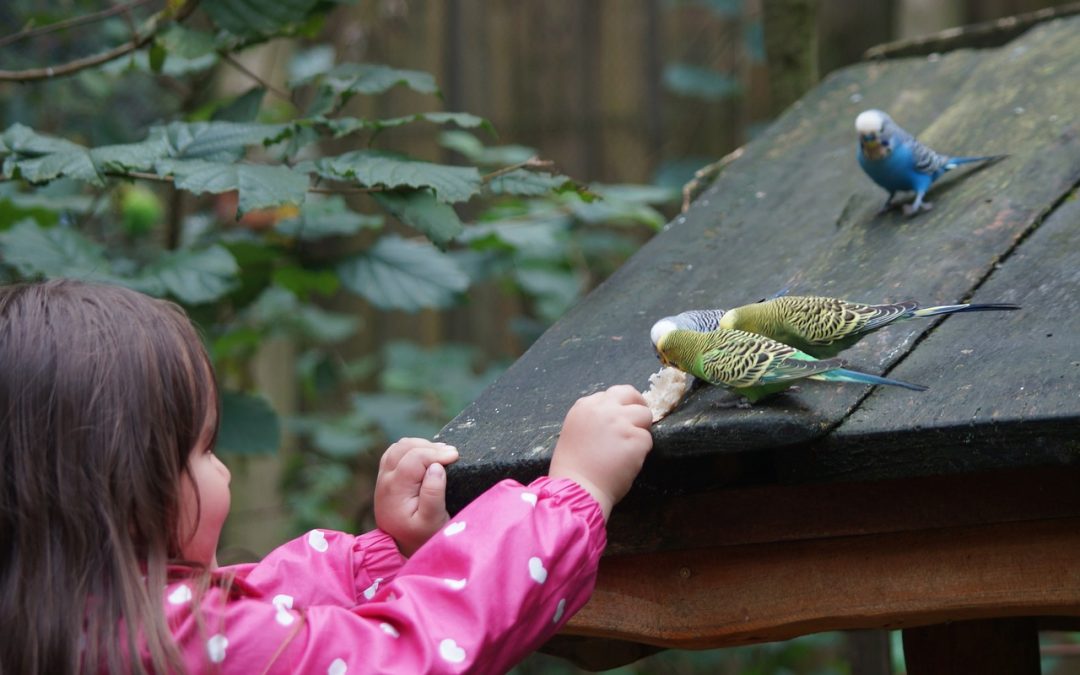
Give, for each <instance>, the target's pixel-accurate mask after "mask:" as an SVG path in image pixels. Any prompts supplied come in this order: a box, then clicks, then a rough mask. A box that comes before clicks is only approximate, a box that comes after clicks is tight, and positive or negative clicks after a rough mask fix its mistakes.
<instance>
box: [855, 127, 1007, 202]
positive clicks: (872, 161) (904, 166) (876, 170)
mask: <svg viewBox="0 0 1080 675" xmlns="http://www.w3.org/2000/svg"><path fill="white" fill-rule="evenodd" d="M855 130H856V131H857V132H858V134H859V149H858V157H859V166H861V167H862V169H863V171H865V172H866V175H868V176H870V178H871V179H873V181H874V182H875V183H877V184H878V185H880V186H881V187H883V188H885V190H886V191H888V193H889V196H888V198H887V199H886V200H885V206H884V207H882V211H887V210H888V209H889V208H891V207H892V199H893V196H894V195H895V194H896V193H897V192H904V191H908V192H914V193H915V199H914V201H912V202H911V204H905V205H904V213H905V214H906V215H908V216H913V215H915V214H916V213H918V212H919V211H920V210H928V209H929V208H930V206H931V204H930V203H929V202H927V201H925V195H926V191H927V190H929V189H930V186H931V185H932V184H933V183H934V181H936V180H937V179H938V178H940V177H941V176H942V174H944V173H945V172H946V171H950V170H952V169H954V168H956V167H958V166H960V165H961V164H971V163H973V162H989V161H994V160H998V159H1002V158H1004V157H1006V155H988V156H986V157H951V156H949V155H942V154H939V153H937V152H934V151H933V150H931V149H930V148H928V147H926V146H925V145H923V144H922V143H920V142H919V141H918V140H916V139H915V137H914V136H912V135H911V134H909V133H908V132H907V131H904V130H903V129H902V128H901V127H900V126H899V125H898V124H896V122H893V120H892V118H891V117H889V116H888V115H887V114H885V113H884V112H882V111H880V110H866V111H863V112H862V113H860V114H859V116H858V117H856V118H855Z"/></svg>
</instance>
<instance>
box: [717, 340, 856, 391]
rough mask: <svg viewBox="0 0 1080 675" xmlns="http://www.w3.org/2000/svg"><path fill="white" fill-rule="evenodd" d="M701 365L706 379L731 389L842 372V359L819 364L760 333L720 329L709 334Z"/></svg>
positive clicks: (806, 355) (815, 360)
mask: <svg viewBox="0 0 1080 675" xmlns="http://www.w3.org/2000/svg"><path fill="white" fill-rule="evenodd" d="M705 335H706V337H707V338H708V339H707V340H706V344H707V346H706V347H705V349H704V350H703V351H702V352H701V360H700V363H699V364H698V365H699V367H700V369H701V375H703V376H704V377H703V379H705V380H707V381H709V382H713V383H714V384H716V383H723V384H726V385H727V386H729V387H752V386H756V385H763V384H775V383H777V382H787V381H790V380H799V379H802V378H805V377H810V376H812V375H816V374H818V373H823V372H825V371H828V370H832V369H834V368H839V367H840V366H841V365H842V362H841V361H840V360H839V359H828V360H823V361H819V360H817V359H814V358H813V357H812V356H810V355H808V354H804V353H803V352H800V351H799V350H797V349H795V348H794V347H790V346H788V345H785V344H783V343H781V342H777V341H775V340H771V339H769V338H767V337H764V336H761V335H758V334H756V333H748V332H745V331H741V330H725V329H720V330H716V331H713V332H712V333H707V334H705Z"/></svg>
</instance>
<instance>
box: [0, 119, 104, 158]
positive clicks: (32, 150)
mask: <svg viewBox="0 0 1080 675" xmlns="http://www.w3.org/2000/svg"><path fill="white" fill-rule="evenodd" d="M0 140H2V142H3V145H4V147H6V148H7V151H8V152H14V153H17V154H20V155H29V156H31V157H36V156H39V155H48V154H52V153H55V152H77V151H80V150H81V151H85V150H86V148H84V147H83V146H81V145H79V144H78V143H72V142H71V141H69V140H65V139H63V138H57V137H55V136H48V135H45V134H39V133H38V132H36V131H34V130H33V129H31V128H30V127H28V126H26V125H25V124H18V123H16V124H12V125H11V126H10V127H8V128H7V129H5V130H4V133H3V134H2V135H0Z"/></svg>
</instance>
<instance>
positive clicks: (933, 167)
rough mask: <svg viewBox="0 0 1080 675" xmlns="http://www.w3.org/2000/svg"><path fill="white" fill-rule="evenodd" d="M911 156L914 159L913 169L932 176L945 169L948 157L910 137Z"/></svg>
mask: <svg viewBox="0 0 1080 675" xmlns="http://www.w3.org/2000/svg"><path fill="white" fill-rule="evenodd" d="M910 143H911V156H912V157H913V158H914V159H915V170H916V171H918V172H919V173H925V174H927V175H930V176H933V175H936V174H939V173H941V172H942V171H946V170H947V169H948V168H949V167H947V165H948V163H949V158H948V157H946V156H945V155H941V154H938V153H936V152H934V151H933V150H931V149H930V148H928V147H926V146H925V145H923V144H922V143H920V142H919V141H917V140H916V139H914V138H912V139H911V142H910Z"/></svg>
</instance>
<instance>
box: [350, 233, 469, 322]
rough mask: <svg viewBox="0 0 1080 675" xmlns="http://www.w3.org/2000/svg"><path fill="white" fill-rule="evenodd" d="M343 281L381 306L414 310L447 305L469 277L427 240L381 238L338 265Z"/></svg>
mask: <svg viewBox="0 0 1080 675" xmlns="http://www.w3.org/2000/svg"><path fill="white" fill-rule="evenodd" d="M337 270H338V274H339V275H340V277H341V282H342V284H344V285H345V287H346V288H347V289H349V290H351V291H352V292H354V293H356V294H358V295H360V296H362V297H364V298H367V299H368V300H369V301H370V302H371V303H372V304H373V305H375V306H376V307H379V308H381V309H400V310H404V311H407V312H415V311H417V310H419V309H424V308H426V307H447V306H449V305H450V304H452V303H453V301H454V298H455V296H456V294H458V293H460V292H462V291H464V290H465V289H466V288H467V287H468V285H469V278H468V277H467V276H466V275H465V273H464V272H463V271H462V270H461V268H460V267H458V265H457V264H456V263H455V262H454V261H453V260H452V259H451V258H450V257H449V256H447V255H446V254H444V253H440V252H439V251H438V250H437V249H436V248H435V247H434V246H432V245H430V244H426V243H419V242H414V241H408V240H405V239H401V238H400V237H396V236H385V237H382V238H380V239H379V240H378V241H377V242H376V243H375V245H374V246H373V247H372V249H371V250H370V251H368V252H367V253H365V254H362V255H359V256H355V257H353V258H350V259H348V260H346V261H344V262H342V263H341V264H340V265H338V268H337Z"/></svg>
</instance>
